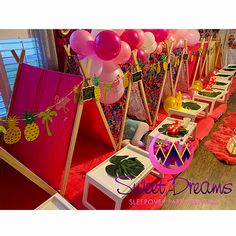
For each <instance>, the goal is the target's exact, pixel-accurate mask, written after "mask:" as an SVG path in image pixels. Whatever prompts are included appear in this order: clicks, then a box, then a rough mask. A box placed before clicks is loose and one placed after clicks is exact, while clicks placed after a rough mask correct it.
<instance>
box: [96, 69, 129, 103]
mask: <svg viewBox="0 0 236 236" xmlns="http://www.w3.org/2000/svg"><path fill="white" fill-rule="evenodd" d="M123 76H124V75H123V72H122V70H121V69H120V68H118V69H116V70H114V71H111V72H109V73H107V72H104V71H103V72H102V74H101V75H100V84H99V87H100V90H101V98H100V101H101V102H102V103H104V104H112V103H115V102H117V101H118V100H119V99H120V98H121V97H122V96H123V94H124V90H125V89H124V86H123ZM104 83H105V84H107V83H109V84H110V85H111V89H110V90H109V91H106V90H105V87H104Z"/></svg>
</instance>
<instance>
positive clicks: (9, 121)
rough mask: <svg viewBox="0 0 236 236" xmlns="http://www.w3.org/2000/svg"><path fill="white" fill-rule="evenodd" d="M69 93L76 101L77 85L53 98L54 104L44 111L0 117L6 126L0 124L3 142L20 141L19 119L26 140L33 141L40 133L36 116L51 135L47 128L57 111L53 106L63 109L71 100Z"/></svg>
mask: <svg viewBox="0 0 236 236" xmlns="http://www.w3.org/2000/svg"><path fill="white" fill-rule="evenodd" d="M71 94H74V101H75V102H76V103H77V102H78V100H79V97H80V94H81V91H80V88H79V85H75V86H74V88H73V90H72V91H70V92H69V93H68V94H67V95H66V96H65V97H63V98H61V99H59V97H58V99H55V104H53V105H52V106H49V107H48V108H47V109H46V110H45V111H42V112H39V113H38V114H33V113H32V112H26V113H24V114H23V117H21V116H19V117H16V116H14V117H13V116H9V117H8V118H6V119H0V121H1V122H4V123H6V126H7V129H6V128H5V127H4V126H3V125H0V133H1V132H2V133H3V134H4V137H3V140H4V142H5V143H6V144H15V143H17V142H19V141H20V139H21V129H20V128H19V127H18V124H19V121H22V122H24V123H25V124H26V126H25V128H24V137H25V139H26V141H28V142H32V141H35V140H36V139H37V138H38V137H39V134H40V129H39V126H38V125H37V124H36V123H35V119H36V118H42V123H43V124H45V126H46V131H47V134H48V136H52V133H51V130H50V128H49V122H51V123H52V122H53V117H54V116H57V112H56V111H54V110H53V108H54V107H55V108H56V110H60V109H61V108H63V109H64V108H65V107H64V106H65V104H67V103H68V102H70V101H71V99H70V98H69V96H70V95H71ZM64 111H65V110H64ZM67 111H68V110H67ZM65 113H66V111H65Z"/></svg>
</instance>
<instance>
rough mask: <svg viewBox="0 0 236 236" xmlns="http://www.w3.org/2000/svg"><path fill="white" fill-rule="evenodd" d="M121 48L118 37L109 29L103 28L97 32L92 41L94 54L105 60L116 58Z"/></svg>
mask: <svg viewBox="0 0 236 236" xmlns="http://www.w3.org/2000/svg"><path fill="white" fill-rule="evenodd" d="M120 50H121V40H120V37H119V36H118V35H117V34H116V33H115V32H113V31H111V30H104V31H101V32H100V33H98V35H97V36H96V38H95V42H94V51H95V53H96V55H97V56H98V57H99V58H100V59H102V60H105V61H109V60H112V59H114V58H116V57H117V56H118V55H119V53H120Z"/></svg>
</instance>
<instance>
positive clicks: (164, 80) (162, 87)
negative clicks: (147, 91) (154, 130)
mask: <svg viewBox="0 0 236 236" xmlns="http://www.w3.org/2000/svg"><path fill="white" fill-rule="evenodd" d="M172 48H173V42H171V44H170V52H171V51H172ZM169 63H170V54H169V55H168V58H167V64H168V66H169ZM167 73H168V70H166V71H165V74H164V78H163V83H162V86H161V92H160V96H159V100H158V103H157V108H156V111H155V114H154V119H153V122H152V125H153V126H155V124H156V119H157V115H158V111H159V107H160V104H161V99H162V95H163V91H164V86H165V83H166V78H167Z"/></svg>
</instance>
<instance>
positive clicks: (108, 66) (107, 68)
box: [102, 61, 120, 73]
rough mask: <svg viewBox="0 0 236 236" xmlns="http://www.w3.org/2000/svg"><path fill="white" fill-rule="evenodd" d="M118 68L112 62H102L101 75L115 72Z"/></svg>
mask: <svg viewBox="0 0 236 236" xmlns="http://www.w3.org/2000/svg"><path fill="white" fill-rule="evenodd" d="M119 68H120V67H119V65H117V64H116V63H114V62H113V61H104V62H103V71H102V73H110V72H112V71H115V70H117V69H119Z"/></svg>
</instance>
